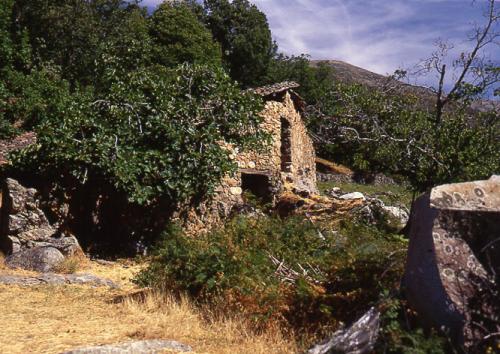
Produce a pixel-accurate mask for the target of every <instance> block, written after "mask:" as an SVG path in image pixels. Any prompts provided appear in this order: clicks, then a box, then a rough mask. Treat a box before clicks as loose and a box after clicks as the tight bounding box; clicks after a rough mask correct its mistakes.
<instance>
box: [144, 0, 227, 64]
mask: <svg viewBox="0 0 500 354" xmlns="http://www.w3.org/2000/svg"><path fill="white" fill-rule="evenodd" d="M149 22H150V24H149V33H150V35H151V38H152V41H153V58H154V61H155V62H156V63H158V64H161V65H164V66H166V67H174V66H176V65H178V64H182V63H186V62H187V63H196V64H221V50H220V47H219V45H218V44H217V43H215V42H214V40H213V38H212V34H211V32H210V31H209V30H207V29H206V28H205V27H204V25H203V24H202V23H201V22H200V21H199V20H198V18H197V16H196V15H195V14H194V13H193V11H192V8H191V7H190V6H188V5H187V4H184V3H178V2H172V3H169V2H165V3H163V4H161V5H160V6H159V7H158V9H156V11H155V12H154V13H153V15H152V16H151V18H150V20H149Z"/></svg>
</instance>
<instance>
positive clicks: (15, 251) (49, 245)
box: [0, 178, 81, 270]
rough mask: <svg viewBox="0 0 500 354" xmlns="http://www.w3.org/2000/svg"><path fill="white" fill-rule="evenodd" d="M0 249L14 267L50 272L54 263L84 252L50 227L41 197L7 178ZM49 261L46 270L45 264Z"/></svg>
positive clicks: (76, 242)
mask: <svg viewBox="0 0 500 354" xmlns="http://www.w3.org/2000/svg"><path fill="white" fill-rule="evenodd" d="M0 222H1V228H0V246H1V248H2V249H3V250H4V251H5V253H6V254H12V256H10V257H9V258H8V260H10V263H11V265H13V266H14V265H16V266H20V267H24V265H26V266H27V268H28V269H36V270H39V269H49V270H50V269H51V268H52V265H53V261H55V260H56V259H60V258H61V257H60V256H61V255H62V256H71V255H73V254H75V253H77V252H81V248H80V246H79V244H78V241H77V239H76V238H75V237H74V236H71V235H66V234H65V233H64V232H60V230H58V227H57V226H54V225H51V224H50V222H49V220H48V219H47V217H46V215H45V213H44V212H43V211H42V210H41V209H40V200H39V197H38V193H37V191H36V190H35V189H33V188H25V187H23V186H22V185H21V184H20V183H19V182H17V181H16V180H14V179H11V178H7V179H6V181H5V182H4V185H3V188H2V210H1V217H0ZM44 260H47V261H48V263H47V264H46V266H44V265H43V264H42V263H43V261H44Z"/></svg>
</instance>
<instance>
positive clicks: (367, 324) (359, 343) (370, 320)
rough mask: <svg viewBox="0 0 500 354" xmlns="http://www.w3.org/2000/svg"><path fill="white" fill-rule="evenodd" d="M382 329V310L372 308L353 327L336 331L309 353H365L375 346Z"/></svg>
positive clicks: (308, 353)
mask: <svg viewBox="0 0 500 354" xmlns="http://www.w3.org/2000/svg"><path fill="white" fill-rule="evenodd" d="M379 329H380V312H379V311H378V310H376V309H375V308H373V307H372V308H371V309H370V310H369V311H368V312H367V313H365V314H364V315H363V316H362V317H361V318H360V319H359V320H358V321H357V322H356V323H354V324H353V325H352V326H351V327H349V328H347V329H345V330H340V331H337V332H335V333H334V334H333V335H332V337H331V338H330V339H328V340H326V341H324V342H323V343H321V344H318V345H316V346H314V347H313V348H311V349H309V351H308V352H307V354H338V353H345V354H363V353H369V352H371V351H372V350H373V347H374V346H375V344H376V342H377V339H378V334H379Z"/></svg>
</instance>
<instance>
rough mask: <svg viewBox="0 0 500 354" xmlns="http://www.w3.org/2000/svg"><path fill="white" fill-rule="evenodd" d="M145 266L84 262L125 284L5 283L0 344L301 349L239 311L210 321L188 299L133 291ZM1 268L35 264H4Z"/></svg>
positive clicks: (0, 288)
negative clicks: (147, 342) (253, 326)
mask: <svg viewBox="0 0 500 354" xmlns="http://www.w3.org/2000/svg"><path fill="white" fill-rule="evenodd" d="M0 261H1V260H0ZM1 263H2V262H0V264H1ZM143 266H144V265H141V264H137V263H132V262H130V261H119V262H113V263H111V264H105V265H103V264H97V263H96V262H88V263H87V264H86V265H85V269H83V270H80V272H85V273H91V274H94V275H97V276H101V277H105V278H108V279H111V280H113V281H115V282H116V283H117V284H119V285H120V289H110V288H106V287H99V288H94V287H91V286H76V285H67V286H31V287H20V286H12V285H10V286H7V285H0V304H1V305H0V323H1V324H2V330H1V331H0V352H1V353H3V354H9V353H61V352H64V351H67V350H70V349H74V348H79V347H85V346H91V345H104V344H113V343H120V342H124V341H129V340H143V339H166V340H176V341H179V342H181V343H184V344H188V345H190V346H192V347H193V349H194V351H195V352H196V353H214V354H215V353H221V354H224V353H228V354H229V353H252V354H258V353H266V354H267V353H292V352H296V351H297V348H296V346H295V344H294V343H293V342H291V341H287V340H286V339H284V338H283V337H282V336H281V335H280V334H279V333H278V332H276V331H274V332H270V333H267V334H263V335H258V336H257V335H255V334H253V333H252V332H251V331H249V328H248V326H246V325H245V324H244V322H243V321H241V320H239V319H237V318H226V319H213V320H208V321H207V320H206V316H202V314H201V311H200V310H199V309H198V308H196V307H195V306H193V305H192V304H191V303H190V302H189V301H188V300H186V299H181V300H178V299H177V300H175V299H174V298H173V297H172V296H168V295H159V294H157V293H153V292H150V291H149V292H146V294H147V295H146V296H142V297H137V296H131V295H132V294H137V293H142V290H141V289H138V288H137V287H136V286H135V285H134V284H133V283H132V282H131V281H130V280H131V278H132V277H133V276H134V275H135V274H136V273H137V272H138V271H140V269H141V268H142V267H143ZM0 274H22V275H29V274H30V272H26V271H13V270H10V269H6V268H5V267H3V268H1V267H0ZM204 313H205V314H206V312H204Z"/></svg>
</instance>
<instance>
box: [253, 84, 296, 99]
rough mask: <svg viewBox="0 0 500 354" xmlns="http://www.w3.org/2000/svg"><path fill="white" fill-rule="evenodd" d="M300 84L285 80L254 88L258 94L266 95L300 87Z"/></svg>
mask: <svg viewBox="0 0 500 354" xmlns="http://www.w3.org/2000/svg"><path fill="white" fill-rule="evenodd" d="M299 86H300V85H299V84H298V83H296V82H294V81H285V82H280V83H277V84H273V85H268V86H262V87H257V88H254V89H252V91H253V92H255V93H256V94H257V95H260V96H263V97H266V96H269V95H272V94H276V93H281V92H284V91H288V90H290V89H294V88H297V87H299Z"/></svg>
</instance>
